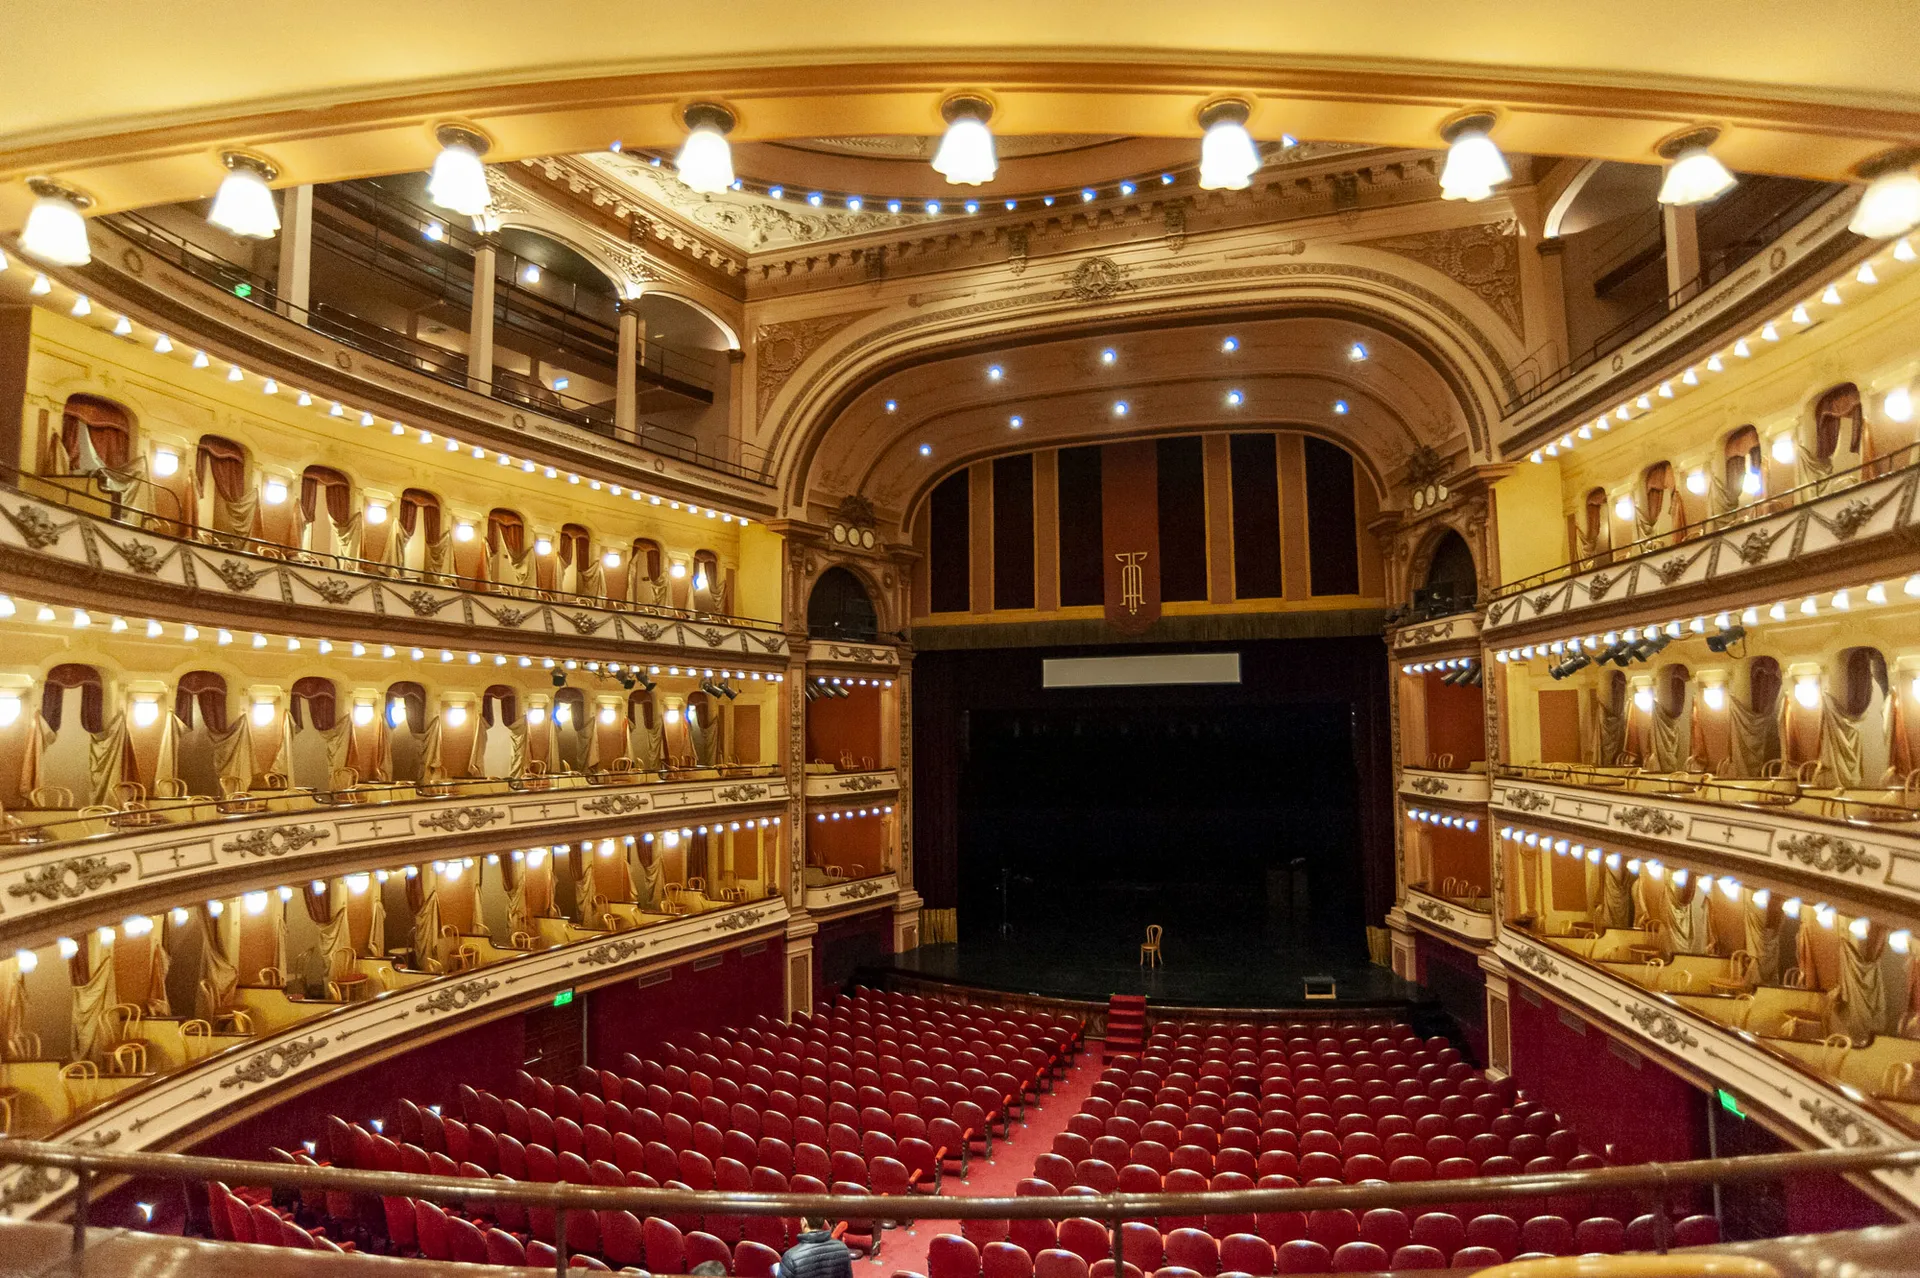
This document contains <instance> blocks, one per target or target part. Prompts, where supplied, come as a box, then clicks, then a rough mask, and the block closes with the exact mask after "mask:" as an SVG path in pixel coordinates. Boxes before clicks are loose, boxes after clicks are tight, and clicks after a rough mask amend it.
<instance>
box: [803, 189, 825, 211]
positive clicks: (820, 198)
mask: <svg viewBox="0 0 1920 1278" xmlns="http://www.w3.org/2000/svg"><path fill="white" fill-rule="evenodd" d="M826 202H827V197H826V196H824V195H822V194H820V192H818V191H811V192H808V194H807V203H809V204H811V205H813V207H815V208H816V209H817V208H819V207H820V206H821V205H822V204H825V203H826Z"/></svg>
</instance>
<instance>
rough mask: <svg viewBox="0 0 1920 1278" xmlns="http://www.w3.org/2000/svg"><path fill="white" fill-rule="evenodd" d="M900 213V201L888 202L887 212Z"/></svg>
mask: <svg viewBox="0 0 1920 1278" xmlns="http://www.w3.org/2000/svg"><path fill="white" fill-rule="evenodd" d="M899 211H900V201H898V200H888V201H887V212H889V213H898V212H899Z"/></svg>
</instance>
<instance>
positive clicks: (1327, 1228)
mask: <svg viewBox="0 0 1920 1278" xmlns="http://www.w3.org/2000/svg"><path fill="white" fill-rule="evenodd" d="M1359 1236H1360V1222H1359V1221H1358V1220H1356V1219H1354V1215H1353V1213H1352V1212H1350V1211H1348V1210H1347V1209H1346V1208H1344V1207H1335V1208H1323V1209H1322V1210H1320V1211H1311V1212H1308V1213H1307V1237H1308V1238H1310V1239H1311V1240H1313V1241H1314V1242H1317V1243H1319V1244H1320V1245H1321V1246H1323V1247H1326V1248H1327V1249H1328V1250H1329V1251H1331V1250H1332V1249H1334V1248H1336V1247H1339V1246H1341V1245H1342V1244H1344V1243H1350V1242H1353V1241H1354V1240H1355V1239H1357V1238H1358V1237H1359Z"/></svg>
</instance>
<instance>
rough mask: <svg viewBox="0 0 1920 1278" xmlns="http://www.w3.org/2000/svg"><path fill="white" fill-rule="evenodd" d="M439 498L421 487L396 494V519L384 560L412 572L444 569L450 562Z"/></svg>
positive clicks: (442, 570)
mask: <svg viewBox="0 0 1920 1278" xmlns="http://www.w3.org/2000/svg"><path fill="white" fill-rule="evenodd" d="M444 523H445V521H444V520H443V519H441V517H440V499H439V498H438V497H436V496H434V495H433V494H432V493H430V492H428V491H427V490H426V489H424V488H409V489H407V490H406V491H404V492H402V493H401V494H400V519H399V521H398V523H397V524H396V525H395V528H394V531H393V534H392V543H393V544H392V545H391V546H390V547H389V548H388V554H387V562H389V563H391V564H394V565H395V566H397V567H401V568H411V569H413V570H414V571H416V572H436V573H438V572H445V571H447V569H448V567H449V566H450V565H449V563H448V560H449V558H451V556H449V555H448V553H447V549H448V537H447V531H446V529H445V528H444V527H443V524H444Z"/></svg>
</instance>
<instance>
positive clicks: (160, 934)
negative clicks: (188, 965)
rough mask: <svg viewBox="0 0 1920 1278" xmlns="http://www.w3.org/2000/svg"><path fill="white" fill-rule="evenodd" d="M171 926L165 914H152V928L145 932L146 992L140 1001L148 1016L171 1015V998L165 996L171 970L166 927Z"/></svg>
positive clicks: (171, 961) (123, 941)
mask: <svg viewBox="0 0 1920 1278" xmlns="http://www.w3.org/2000/svg"><path fill="white" fill-rule="evenodd" d="M172 926H173V924H172V923H170V922H168V921H167V916H166V915H165V914H157V915H155V916H153V930H152V931H151V932H148V933H147V937H146V939H147V994H146V998H145V999H143V1000H142V1002H143V1003H144V1004H145V1006H146V1010H147V1015H149V1016H172V1015H173V1000H172V999H170V998H169V997H168V996H167V973H168V972H170V971H172V970H173V958H172V956H171V955H169V954H168V953H167V929H168V928H170V927H172ZM120 944H122V945H125V944H126V941H125V940H124V939H123V940H121V942H120Z"/></svg>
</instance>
